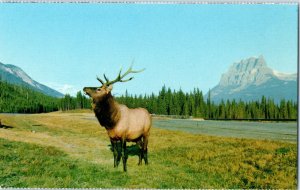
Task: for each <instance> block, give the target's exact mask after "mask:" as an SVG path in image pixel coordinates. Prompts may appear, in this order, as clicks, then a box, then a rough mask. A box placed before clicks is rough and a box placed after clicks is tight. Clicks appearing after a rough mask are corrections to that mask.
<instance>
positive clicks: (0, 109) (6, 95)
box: [0, 80, 59, 113]
mask: <svg viewBox="0 0 300 190" xmlns="http://www.w3.org/2000/svg"><path fill="white" fill-rule="evenodd" d="M58 103H59V99H58V98H54V97H51V96H47V95H45V94H43V93H40V92H37V91H34V90H32V89H29V88H28V87H23V86H18V85H14V84H10V83H7V82H5V81H1V80H0V113H45V112H52V111H57V110H59V106H58V105H59V104H58Z"/></svg>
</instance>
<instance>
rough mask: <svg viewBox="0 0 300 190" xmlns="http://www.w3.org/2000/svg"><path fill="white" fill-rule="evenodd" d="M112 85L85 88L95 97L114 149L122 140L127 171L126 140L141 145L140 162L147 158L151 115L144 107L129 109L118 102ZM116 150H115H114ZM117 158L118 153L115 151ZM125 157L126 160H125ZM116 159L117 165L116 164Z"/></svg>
mask: <svg viewBox="0 0 300 190" xmlns="http://www.w3.org/2000/svg"><path fill="white" fill-rule="evenodd" d="M111 90H112V86H108V87H106V86H105V85H104V86H102V87H101V88H98V89H92V88H88V87H86V88H84V91H85V92H86V94H87V95H89V96H90V97H91V98H92V99H93V104H92V107H93V110H94V112H95V116H96V117H97V119H98V121H99V123H100V125H101V126H103V127H105V129H106V130H107V134H108V136H109V138H110V140H111V143H112V146H113V149H114V148H115V147H114V146H116V142H117V141H121V144H122V148H123V150H122V151H124V152H123V155H122V156H123V165H124V170H125V171H126V159H127V155H126V142H130V141H131V142H137V143H138V144H139V146H140V149H141V150H140V151H141V152H140V155H139V164H141V160H142V159H143V158H144V160H145V163H146V164H147V163H148V160H147V145H148V138H149V135H150V128H151V122H152V121H151V116H150V114H149V112H148V111H147V110H146V109H144V108H136V109H129V108H128V107H127V106H125V105H122V104H119V103H117V102H116V101H115V100H114V98H113V96H112V95H111ZM113 151H114V150H113ZM114 156H115V159H116V155H115V153H114ZM124 159H125V161H124ZM116 164H117V163H116V160H115V166H116Z"/></svg>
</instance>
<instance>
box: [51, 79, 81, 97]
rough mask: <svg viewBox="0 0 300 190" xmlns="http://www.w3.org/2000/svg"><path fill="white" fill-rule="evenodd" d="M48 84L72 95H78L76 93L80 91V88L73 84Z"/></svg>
mask: <svg viewBox="0 0 300 190" xmlns="http://www.w3.org/2000/svg"><path fill="white" fill-rule="evenodd" d="M46 85H47V86H49V87H50V88H53V89H55V90H57V91H59V92H61V93H63V94H70V95H71V96H76V93H77V92H78V91H80V90H79V89H78V88H76V87H75V86H73V85H71V84H57V83H54V82H49V83H46Z"/></svg>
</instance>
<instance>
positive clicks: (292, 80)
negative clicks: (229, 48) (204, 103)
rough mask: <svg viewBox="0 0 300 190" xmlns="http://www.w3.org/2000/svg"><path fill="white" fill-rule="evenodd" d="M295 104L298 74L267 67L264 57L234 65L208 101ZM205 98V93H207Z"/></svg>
mask: <svg viewBox="0 0 300 190" xmlns="http://www.w3.org/2000/svg"><path fill="white" fill-rule="evenodd" d="M263 95H264V96H265V97H267V98H272V99H273V100H274V101H275V102H277V103H278V102H279V101H280V100H281V99H286V100H293V101H297V74H296V73H295V74H286V73H281V72H278V71H275V70H273V69H271V68H269V67H268V66H267V64H266V61H265V59H264V57H263V56H259V57H250V58H248V59H243V60H241V61H240V62H237V63H234V64H233V65H232V66H231V67H230V68H229V70H228V71H227V72H226V73H224V74H223V75H222V76H221V80H220V82H219V84H218V85H216V86H215V87H214V88H212V89H211V90H210V97H211V100H213V101H214V102H216V103H218V102H220V101H221V100H222V99H223V100H224V101H226V100H227V99H229V100H232V99H236V100H237V101H238V100H243V101H251V100H260V99H261V97H262V96H263ZM206 97H208V94H206Z"/></svg>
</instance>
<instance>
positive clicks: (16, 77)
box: [0, 62, 64, 97]
mask: <svg viewBox="0 0 300 190" xmlns="http://www.w3.org/2000/svg"><path fill="white" fill-rule="evenodd" d="M0 77H1V80H4V81H7V82H8V83H12V84H18V85H22V86H26V87H29V88H31V89H33V90H36V91H38V92H41V93H44V94H46V95H49V96H53V97H63V96H64V95H63V94H62V93H60V92H58V91H56V90H54V89H52V88H49V87H47V86H45V85H43V84H40V83H38V82H37V81H35V80H33V79H32V78H31V77H30V76H28V75H27V74H26V73H25V72H24V71H23V70H22V69H21V68H19V67H17V66H15V65H10V64H3V63H1V62H0Z"/></svg>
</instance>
